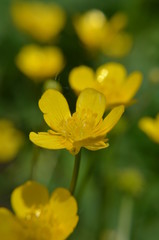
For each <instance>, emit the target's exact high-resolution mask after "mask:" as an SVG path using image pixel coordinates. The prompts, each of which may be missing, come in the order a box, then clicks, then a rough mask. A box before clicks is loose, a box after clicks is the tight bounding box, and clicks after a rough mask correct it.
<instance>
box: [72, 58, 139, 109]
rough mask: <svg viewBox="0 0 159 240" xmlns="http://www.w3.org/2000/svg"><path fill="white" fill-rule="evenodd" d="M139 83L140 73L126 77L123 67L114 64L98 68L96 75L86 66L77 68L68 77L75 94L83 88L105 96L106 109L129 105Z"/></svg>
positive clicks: (136, 72)
mask: <svg viewBox="0 0 159 240" xmlns="http://www.w3.org/2000/svg"><path fill="white" fill-rule="evenodd" d="M141 81H142V75H141V73H140V72H138V71H135V72H133V73H131V74H130V75H129V76H127V72H126V69H125V68H124V66H123V65H121V64H119V63H114V62H112V63H107V64H104V65H102V66H100V67H99V68H98V69H97V70H96V73H95V72H94V71H93V70H92V69H91V68H89V67H87V66H79V67H76V68H74V69H72V71H71V72H70V75H69V83H70V86H71V88H72V89H73V90H74V91H75V92H76V93H77V94H79V93H80V92H81V91H82V90H84V89H85V88H93V89H96V90H98V91H99V92H102V93H103V94H104V95H105V98H106V104H107V107H112V106H114V105H115V106H116V105H120V104H123V105H127V104H129V103H130V101H132V98H133V97H134V95H135V94H136V92H137V90H138V89H139V87H140V85H141Z"/></svg>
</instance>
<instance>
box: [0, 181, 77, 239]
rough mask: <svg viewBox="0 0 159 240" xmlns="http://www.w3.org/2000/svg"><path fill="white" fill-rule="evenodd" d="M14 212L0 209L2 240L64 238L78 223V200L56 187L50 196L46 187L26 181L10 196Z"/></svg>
mask: <svg viewBox="0 0 159 240" xmlns="http://www.w3.org/2000/svg"><path fill="white" fill-rule="evenodd" d="M11 203H12V207H13V210H14V212H15V214H16V215H13V214H12V213H11V212H10V211H9V210H7V209H6V208H0V236H1V239H3V240H32V239H34V240H49V239H50V240H51V239H56V240H64V239H66V238H67V237H68V236H69V235H70V234H71V233H72V232H73V230H74V228H75V226H76V225H77V222H78V216H77V203H76V200H75V199H74V197H73V196H71V194H70V192H69V191H68V190H66V189H64V188H57V189H55V191H54V192H53V193H52V195H51V197H50V199H49V193H48V190H47V189H46V188H45V187H44V186H43V185H41V184H39V183H36V182H33V181H29V182H26V183H25V184H24V185H21V186H19V187H17V188H16V189H15V190H14V191H13V193H12V196H11Z"/></svg>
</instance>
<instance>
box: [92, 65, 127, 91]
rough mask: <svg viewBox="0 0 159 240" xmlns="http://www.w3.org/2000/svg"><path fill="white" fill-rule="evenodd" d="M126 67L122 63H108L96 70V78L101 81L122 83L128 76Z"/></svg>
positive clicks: (114, 83)
mask: <svg viewBox="0 0 159 240" xmlns="http://www.w3.org/2000/svg"><path fill="white" fill-rule="evenodd" d="M126 74H127V72H126V69H125V67H124V66H123V65H121V64H120V63H114V62H111V63H107V64H104V65H102V66H100V67H99V68H98V69H97V71H96V78H97V81H98V82H99V83H105V84H111V85H112V86H114V85H115V86H116V85H120V84H121V83H122V82H123V81H124V80H125V77H126Z"/></svg>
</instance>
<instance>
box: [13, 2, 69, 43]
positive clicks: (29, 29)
mask: <svg viewBox="0 0 159 240" xmlns="http://www.w3.org/2000/svg"><path fill="white" fill-rule="evenodd" d="M11 15H12V18H13V21H14V23H15V25H16V26H17V27H18V28H19V29H20V30H22V31H24V32H26V33H28V34H30V35H31V36H32V37H34V38H35V39H37V40H39V41H41V42H48V41H50V40H52V39H53V38H55V37H56V36H57V35H58V34H59V32H60V31H61V30H62V29H63V27H64V24H65V13H64V11H63V10H62V9H61V8H60V7H59V6H57V5H55V4H52V3H42V2H27V1H25V2H24V1H23V2H22V1H19V2H14V4H13V5H12V7H11Z"/></svg>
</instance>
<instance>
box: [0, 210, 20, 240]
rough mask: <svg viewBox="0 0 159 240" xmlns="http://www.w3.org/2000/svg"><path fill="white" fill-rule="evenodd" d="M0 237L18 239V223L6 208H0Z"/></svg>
mask: <svg viewBox="0 0 159 240" xmlns="http://www.w3.org/2000/svg"><path fill="white" fill-rule="evenodd" d="M0 239H2V240H20V239H23V236H22V235H21V227H20V223H19V222H18V220H17V219H16V217H15V216H14V215H13V214H12V213H11V212H10V211H8V210H7V209H5V208H0Z"/></svg>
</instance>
